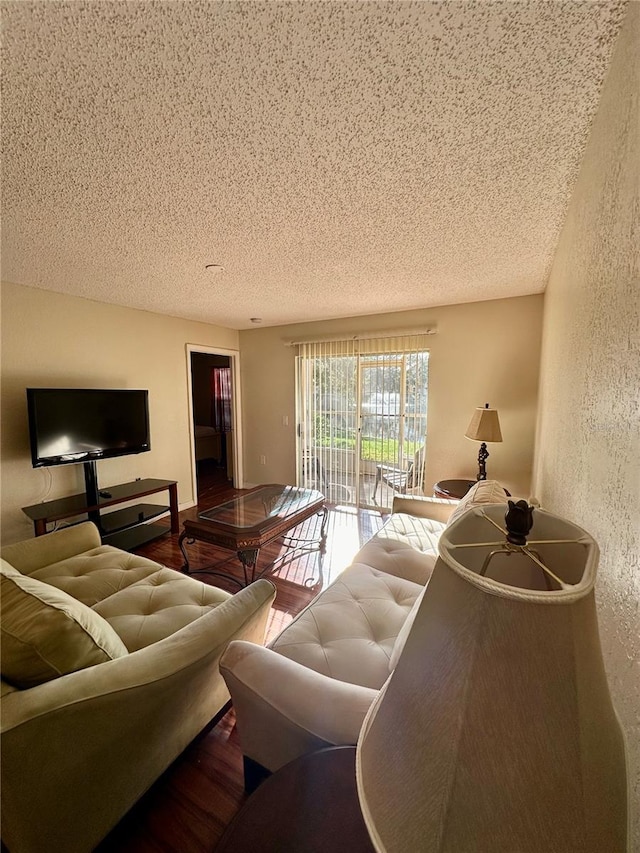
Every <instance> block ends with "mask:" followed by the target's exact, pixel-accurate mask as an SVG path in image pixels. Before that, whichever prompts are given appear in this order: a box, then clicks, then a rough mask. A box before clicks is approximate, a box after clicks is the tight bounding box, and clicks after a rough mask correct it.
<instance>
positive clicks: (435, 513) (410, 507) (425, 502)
mask: <svg viewBox="0 0 640 853" xmlns="http://www.w3.org/2000/svg"><path fill="white" fill-rule="evenodd" d="M458 503H459V502H458V501H453V500H447V499H446V498H428V497H418V496H413V497H407V496H406V495H394V496H393V505H392V509H391V511H392V512H394V513H395V512H404V513H406V514H407V515H415V516H416V517H418V518H430V519H431V520H432V521H441V522H443V523H446V522H447V521H448V520H449V516H450V515H451V513H452V512H453V510H454V509H455V508H456V507H457V506H458Z"/></svg>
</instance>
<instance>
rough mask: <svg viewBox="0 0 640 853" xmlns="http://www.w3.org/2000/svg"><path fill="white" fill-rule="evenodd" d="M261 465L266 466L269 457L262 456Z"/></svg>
mask: <svg viewBox="0 0 640 853" xmlns="http://www.w3.org/2000/svg"><path fill="white" fill-rule="evenodd" d="M260 464H261V465H266V464H267V457H266V456H261V457H260Z"/></svg>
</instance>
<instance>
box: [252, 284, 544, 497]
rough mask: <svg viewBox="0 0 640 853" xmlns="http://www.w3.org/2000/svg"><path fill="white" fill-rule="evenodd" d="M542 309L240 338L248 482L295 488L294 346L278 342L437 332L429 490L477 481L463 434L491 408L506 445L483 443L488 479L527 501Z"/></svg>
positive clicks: (366, 321) (327, 325)
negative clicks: (443, 482)
mask: <svg viewBox="0 0 640 853" xmlns="http://www.w3.org/2000/svg"><path fill="white" fill-rule="evenodd" d="M542 308H543V298H542V296H525V297H519V298H516V299H499V300H493V301H487V302H476V303H472V304H467V305H451V306H444V307H440V308H434V309H429V310H426V309H424V310H418V311H405V312H399V313H394V314H382V315H374V316H366V317H354V318H349V319H342V320H332V321H325V322H315V323H303V324H298V325H290V326H278V327H271V328H265V329H250V330H248V331H243V332H240V349H241V353H242V389H243V398H242V404H243V411H244V426H245V432H244V440H245V445H244V446H245V457H244V458H245V479H246V480H247V481H249V482H252V483H268V482H290V483H293V482H295V476H296V472H295V399H294V385H295V381H294V380H295V377H294V360H295V349H294V348H292V347H287V346H285V344H284V341H286V340H292V339H295V338H300V339H303V340H304V339H305V337H306V336H310V337H313V336H315V335H324V334H328V335H334V334H335V335H338V336H339V335H341V334H345V335H348V334H349V333H351V334H354V333H357V332H362V331H366V332H375V331H384V330H395V329H416V328H422V327H424V326H435V327H437V329H438V333H437V335H434V336H432V337H430V338H428V342H429V350H430V358H429V411H428V421H429V427H428V441H427V472H426V476H427V483H429V484H430V485H431V484H433V483H435V482H436V481H437V480H440V479H445V478H450V477H469V476H470V477H471V478H472V479H475V475H476V473H477V470H478V469H477V457H478V449H479V445H478V444H477V443H476V442H471V441H469V440H468V439H465V438H464V432H465V430H466V428H467V426H468V424H469V421H470V419H471V415H472V414H473V410H474V408H475V407H476V406H482V405H484V403H491V405H492V406H495V407H496V408H497V409H498V411H499V416H500V422H501V426H502V435H503V443H502V444H492V445H490V446H489V452H490V454H491V455H490V457H489V460H488V462H487V471H488V474H489V476H490V477H494V478H496V479H498V480H500V482H502V483H503V484H504V485H505V486H506V487H507V488H508V489H509V491H511V493H512V494H514V495H516V494H520V495H525V496H528V495H529V489H530V485H531V469H532V461H533V443H534V433H535V418H536V402H537V390H538V365H539V354H540V335H541V322H542ZM283 417H287V418H288V421H289V423H288V426H284V425H283ZM261 455H264V456H265V457H266V460H267V462H266V465H261V464H260V462H259V459H260V456H261Z"/></svg>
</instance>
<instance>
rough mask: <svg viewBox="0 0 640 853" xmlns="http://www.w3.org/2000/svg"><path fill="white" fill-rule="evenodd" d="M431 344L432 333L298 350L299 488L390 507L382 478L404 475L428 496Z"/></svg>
mask: <svg viewBox="0 0 640 853" xmlns="http://www.w3.org/2000/svg"><path fill="white" fill-rule="evenodd" d="M426 345H427V335H426V334H411V335H390V336H385V337H379V338H365V339H346V340H331V341H313V342H303V343H299V344H297V347H298V357H297V359H296V388H297V421H298V482H299V484H300V485H301V486H304V487H306V488H317V489H319V490H320V491H322V492H323V493H324V494H325V495H326V497H327V500H328V501H330V502H333V503H340V504H347V505H354V506H355V505H358V506H390V503H391V499H392V497H393V493H392V490H390V487H389V486H388V481H389V479H390V478H388V477H387V478H386V479H384V477H383V475H384V474H386V473H389V472H405V473H406V477H405V478H404V480H405V489H406V491H410V492H412V493H422V487H423V482H424V461H425V448H426V435H427V395H428V360H429V353H428V350H427V348H426ZM401 479H402V478H401ZM376 480H378V486H377V487H376ZM401 488H402V487H401Z"/></svg>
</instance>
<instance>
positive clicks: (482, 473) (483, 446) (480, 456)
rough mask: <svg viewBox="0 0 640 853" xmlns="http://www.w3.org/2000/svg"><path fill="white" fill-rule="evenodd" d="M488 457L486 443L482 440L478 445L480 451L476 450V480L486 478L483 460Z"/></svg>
mask: <svg viewBox="0 0 640 853" xmlns="http://www.w3.org/2000/svg"><path fill="white" fill-rule="evenodd" d="M488 458H489V451H488V450H487V445H486V444H485V443H484V441H483V442H482V444H481V445H480V451H479V452H478V476H477V477H476V480H486V479H487V469H486V466H485V462H486V461H487V459H488Z"/></svg>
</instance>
